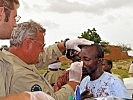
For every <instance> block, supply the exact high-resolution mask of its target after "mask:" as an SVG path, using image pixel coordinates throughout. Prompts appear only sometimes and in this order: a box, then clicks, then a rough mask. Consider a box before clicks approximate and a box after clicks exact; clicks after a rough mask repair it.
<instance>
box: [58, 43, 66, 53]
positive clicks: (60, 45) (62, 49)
mask: <svg viewBox="0 0 133 100" xmlns="http://www.w3.org/2000/svg"><path fill="white" fill-rule="evenodd" d="M57 47H58V48H59V50H60V51H61V52H63V51H65V50H66V48H65V47H64V42H60V43H58V44H57Z"/></svg>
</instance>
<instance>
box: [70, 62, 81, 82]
mask: <svg viewBox="0 0 133 100" xmlns="http://www.w3.org/2000/svg"><path fill="white" fill-rule="evenodd" d="M82 67H83V61H81V62H74V63H72V64H71V67H70V68H69V81H74V82H80V80H81V77H82Z"/></svg>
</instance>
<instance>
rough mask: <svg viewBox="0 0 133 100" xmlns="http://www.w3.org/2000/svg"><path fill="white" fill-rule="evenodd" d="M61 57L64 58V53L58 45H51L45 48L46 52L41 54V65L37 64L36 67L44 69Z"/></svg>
mask: <svg viewBox="0 0 133 100" xmlns="http://www.w3.org/2000/svg"><path fill="white" fill-rule="evenodd" d="M60 56H62V52H61V51H60V50H59V48H58V47H57V44H54V45H50V46H49V47H47V48H44V52H42V53H40V56H39V63H38V64H36V67H37V68H38V69H42V68H44V67H45V66H48V65H49V64H50V63H52V62H54V61H56V60H57V58H58V57H60Z"/></svg>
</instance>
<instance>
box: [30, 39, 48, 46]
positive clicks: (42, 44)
mask: <svg viewBox="0 0 133 100" xmlns="http://www.w3.org/2000/svg"><path fill="white" fill-rule="evenodd" d="M29 39H31V40H32V41H34V42H36V43H38V44H41V47H42V48H44V46H45V45H46V43H41V42H39V41H37V40H35V39H32V38H29Z"/></svg>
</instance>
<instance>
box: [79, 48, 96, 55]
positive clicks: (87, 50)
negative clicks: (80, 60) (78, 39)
mask: <svg viewBox="0 0 133 100" xmlns="http://www.w3.org/2000/svg"><path fill="white" fill-rule="evenodd" d="M81 55H82V56H86V57H88V56H89V57H92V56H96V55H97V53H96V48H95V47H86V48H82V49H81V52H80V56H81Z"/></svg>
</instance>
